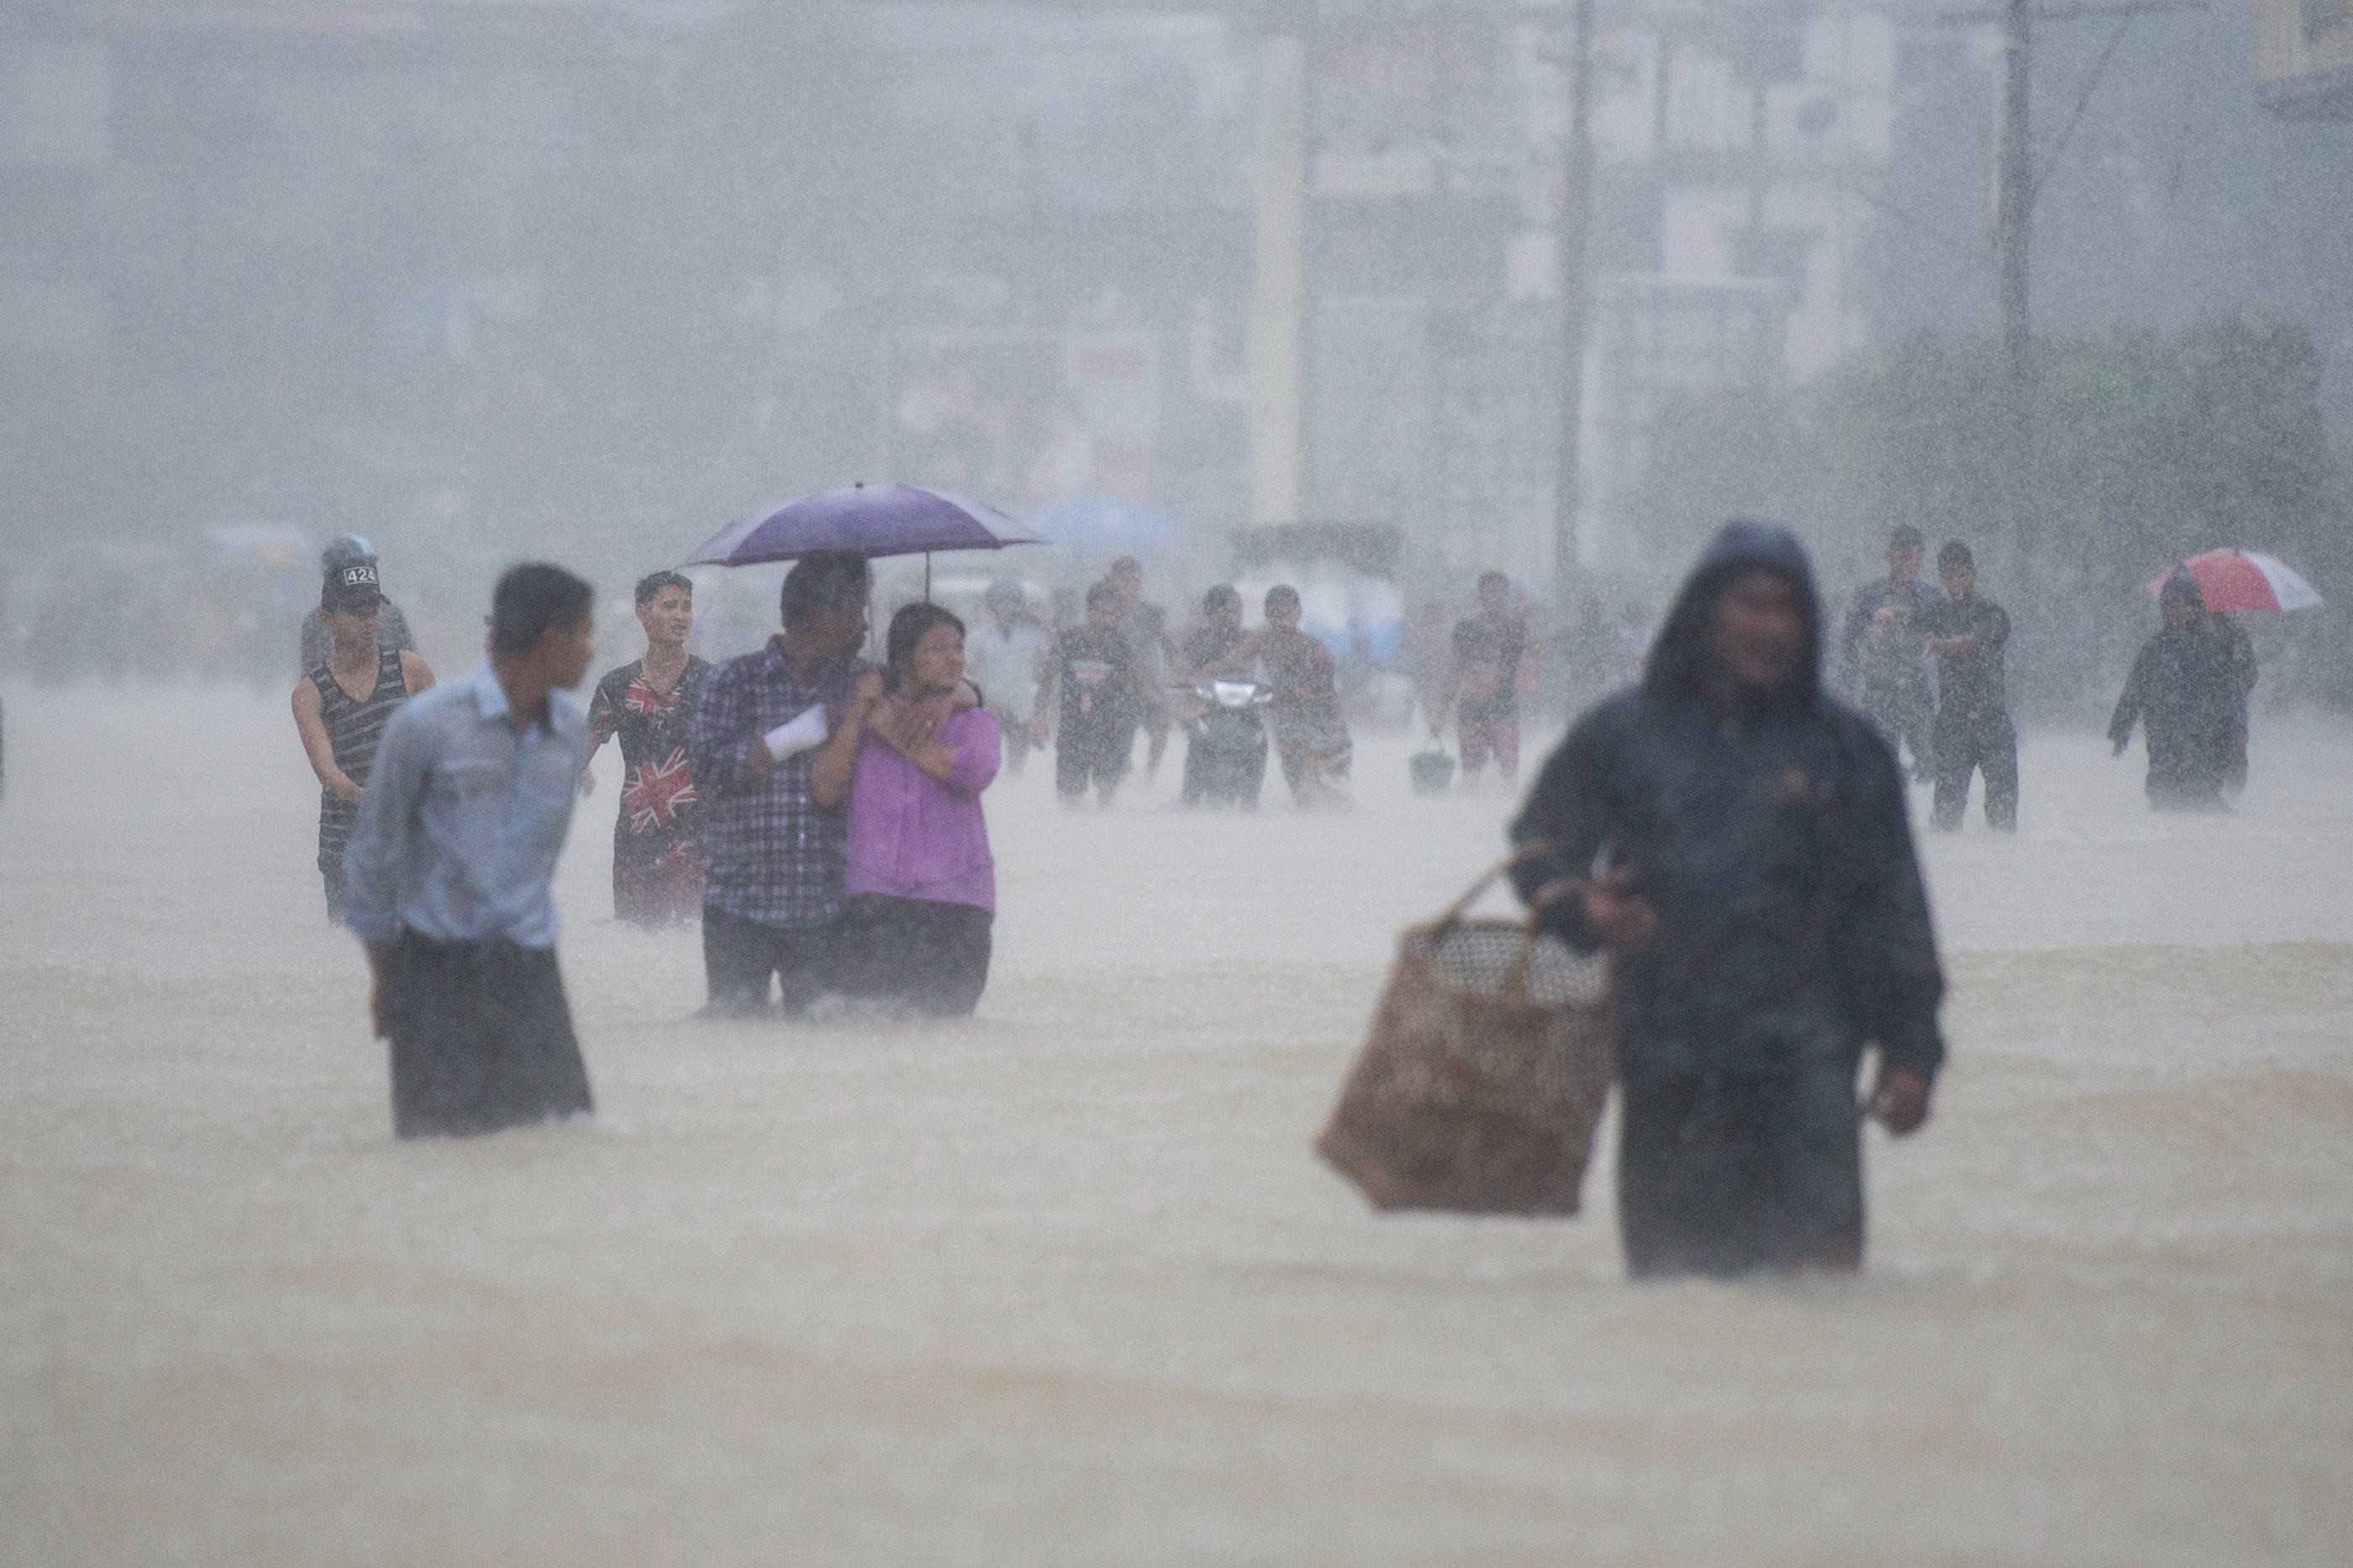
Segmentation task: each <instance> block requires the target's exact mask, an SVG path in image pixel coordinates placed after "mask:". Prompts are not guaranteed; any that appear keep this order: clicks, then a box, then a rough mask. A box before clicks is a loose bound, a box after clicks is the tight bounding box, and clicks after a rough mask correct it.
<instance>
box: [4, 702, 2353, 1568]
mask: <svg viewBox="0 0 2353 1568" xmlns="http://www.w3.org/2000/svg"><path fill="white" fill-rule="evenodd" d="M5 698H6V703H7V709H6V716H7V724H8V733H7V759H8V768H9V777H8V779H7V795H6V798H5V802H0V1562H5V1563H28V1564H30V1563H44V1564H46V1563H165V1562H201V1563H239V1564H263V1563H318V1562H336V1563H437V1564H438V1563H485V1564H491V1563H496V1564H515V1563H563V1564H577V1563H615V1564H624V1563H626V1564H640V1563H681V1564H684V1563H692V1564H727V1563H747V1564H748V1563H786V1562H790V1563H860V1564H873V1563H1005V1564H1021V1565H1035V1564H1053V1563H1072V1564H1078V1563H1089V1564H1092V1563H1170V1564H1189V1563H1338V1564H1386V1563H1566V1562H1594V1563H1655V1564H1681V1563H1776V1564H1778V1563H1787V1564H1793V1565H1794V1564H1836V1563H1855V1564H1866V1563H1867V1564H1874V1565H1877V1564H1888V1563H1920V1564H1960V1563H2001V1564H2028V1563H2047V1564H2052V1565H2067V1568H2080V1565H2084V1564H2105V1563H2114V1564H2132V1565H2149V1564H2183V1565H2185V1568H2188V1565H2195V1568H2213V1565H2218V1564H2226V1563H2227V1564H2239V1563H2314V1564H2323V1563H2326V1564H2342V1563H2347V1562H2348V1561H2353V893H2348V888H2349V887H2353V738H2348V736H2347V735H2346V734H2345V733H2343V732H2342V731H2334V730H2330V729H2327V728H2325V727H2320V726H2317V725H2315V724H2310V723H2307V724H2304V725H2300V726H2281V727H2279V728H2277V729H2275V730H2274V731H2269V732H2266V733H2263V734H2262V735H2259V737H2258V741H2257V745H2256V749H2255V754H2254V768H2255V778H2254V782H2253V785H2252V787H2251V788H2250V790H2249V792H2248V795H2247V796H2246V797H2245V799H2244V801H2243V802H2242V806H2241V809H2240V810H2239V811H2237V812H2236V813H2234V814H2233V815H2232V816H2228V817H2219V818H2194V819H2183V818H2167V817H2159V816H2151V815H2150V814H2149V813H2148V812H2147V809H2146V807H2145V806H2144V805H2143V803H2142V801H2141V799H2140V795H2139V787H2138V781H2139V759H2138V755H2137V752H2136V753H2135V755H2134V756H2133V757H2131V758H2129V759H2126V760H2123V761H2116V762H2111V761H2110V760H2109V759H2108V757H2107V756H2106V754H2105V746H2103V745H2101V744H2100V743H2099V742H2097V741H2096V739H2094V738H2092V737H2086V736H2038V737H2033V738H2031V739H2030V741H2029V742H2028V744H2027V747H2026V752H2025V771H2024V777H2025V790H2026V798H2025V811H2024V831H2023V832H2022V833H2021V836H2020V837H2018V838H2017V839H2015V840H1997V839H1995V838H1992V837H1988V836H1986V835H1985V834H1984V833H1983V831H1982V827H1981V825H1980V824H1977V823H1973V824H1972V825H1971V830H1970V831H1969V832H1968V834H1966V835H1964V836H1963V837H1959V838H1957V839H1942V840H1938V841H1936V842H1935V843H1933V844H1931V845H1930V846H1929V847H1928V850H1927V857H1928V865H1929V872H1930V879H1931V887H1932V892H1933V895H1934V897H1935V900H1936V912H1937V917H1938V921H1939V926H1940V929H1941V931H1942V932H1943V934H1944V936H1945V938H1946V942H1947V950H1948V953H1949V966H1950V970H1951V974H1952V980H1953V988H1952V995H1951V999H1950V1002H1949V1004H1948V1005H1947V1029H1948V1034H1949V1037H1950V1039H1951V1042H1952V1047H1953V1052H1954V1059H1953V1063H1952V1067H1951V1069H1950V1072H1949V1073H1948V1075H1947V1079H1946V1082H1945V1084H1944V1086H1943V1089H1942V1091H1941V1096H1940V1100H1939V1103H1938V1106H1937V1114H1936V1120H1935V1121H1933V1122H1932V1123H1931V1124H1930V1126H1929V1127H1928V1128H1927V1129H1926V1131H1924V1132H1923V1133H1922V1134H1920V1135H1919V1136H1918V1137H1916V1138H1915V1139H1912V1140H1908V1141H1905V1142H1900V1143H1897V1142H1889V1141H1887V1140H1886V1139H1884V1138H1883V1137H1881V1136H1880V1135H1879V1134H1878V1133H1877V1132H1876V1131H1873V1133H1872V1134H1871V1142H1870V1148H1869V1152H1868V1157H1869V1161H1870V1168H1871V1183H1872V1249H1871V1258H1870V1262H1869V1266H1868V1268H1867V1269H1866V1271H1865V1272H1864V1273H1863V1274H1862V1276H1861V1277H1860V1278H1856V1279H1804V1280H1795V1281H1788V1280H1784V1281H1768V1282H1757V1283H1744V1284H1716V1283H1684V1284H1667V1285H1646V1286H1641V1287H1637V1286H1633V1285H1630V1284H1628V1283H1627V1282H1626V1281H1625V1280H1624V1279H1623V1277H1622V1270H1621V1266H1620V1258H1619V1253H1618V1246H1617V1240H1616V1237H1615V1234H1614V1228H1613V1226H1612V1225H1611V1223H1610V1220H1609V1210H1610V1194H1609V1173H1608V1171H1607V1170H1606V1168H1605V1169H1599V1170H1597V1172H1596V1173H1594V1176H1593V1177H1592V1179H1591V1180H1590V1182H1589V1184H1588V1215H1586V1216H1585V1217H1583V1218H1580V1219H1577V1220H1575V1221H1571V1222H1567V1223H1559V1222H1549V1223H1528V1222H1518V1221H1503V1220H1461V1219H1449V1218H1439V1217H1429V1216H1423V1217H1413V1218H1379V1217H1376V1216H1374V1215H1371V1214H1369V1213H1367V1212H1366V1209H1365V1207H1364V1205H1362V1204H1361V1203H1360V1202H1359V1201H1358V1200H1357V1198H1356V1195H1355V1194H1354V1193H1353V1192H1352V1190H1351V1189H1349V1188H1348V1187H1347V1186H1346V1185H1345V1184H1343V1183H1342V1182H1341V1181H1339V1180H1338V1179H1337V1178H1336V1177H1335V1176H1334V1175H1333V1174H1332V1173H1330V1172H1329V1171H1328V1170H1326V1169H1324V1167H1322V1166H1321V1165H1320V1164H1319V1163H1317V1162H1316V1160H1315V1159H1314V1156H1313V1154H1312V1153H1311V1152H1310V1150H1309V1142H1310V1140H1311V1139H1312V1138H1313V1136H1314V1132H1315V1131H1316V1128H1317V1126H1318V1125H1319V1123H1320V1121H1321V1120H1322V1118H1323V1116H1324V1113H1325V1112H1326V1110H1328V1109H1329V1106H1330V1102H1331V1100H1332V1097H1333V1095H1334V1092H1335V1089H1336V1087H1337V1084H1338V1081H1339V1079H1340V1076H1341V1074H1342V1072H1343V1071H1344V1069H1345V1066H1346V1064H1347V1061H1348V1058H1349V1056H1350V1053H1351V1052H1352V1051H1353V1049H1354V1048H1355V1047H1356V1044H1357V1042H1358V1040H1359V1039H1360V1037H1361V1034H1362V1030H1363V1027H1364V1025H1365V1022H1366V1016H1367V1015H1368V1013H1369V1010H1370V1007H1371V1005H1372V1001H1373V997H1374V994H1375V991H1376V989H1377V986H1378V985H1379V984H1380V981H1381V978H1382V975H1383V973H1384V970H1385V968H1386V964H1387V962H1388V952H1389V947H1390V943H1391V942H1392V940H1393V938H1394V934H1395V932H1396V931H1397V929H1398V927H1399V926H1401V925H1403V924H1405V923H1407V922H1408V921H1412V920H1415V919H1419V918H1421V917H1423V916H1425V915H1426V914H1428V913H1430V911H1432V910H1435V909H1436V908H1438V907H1439V906H1440V905H1441V904H1442V903H1443V901H1444V900H1446V899H1448V898H1449V897H1451V895H1452V893H1453V892H1454V891H1455V890H1456V889H1458V888H1459V887H1460V886H1461V884H1463V883H1465V882H1467V881H1468V880H1469V879H1470V877H1471V875H1472V873H1473V872H1474V871H1476V870H1477V869H1478V868H1480V867H1481V866H1482V864H1483V863H1484V862H1485V861H1486V860H1487V859H1489V858H1492V857H1493V854H1494V853H1495V852H1496V850H1497V847H1498V846H1499V843H1500V836H1501V825H1502V823H1503V821H1504V818H1505V817H1506V816H1507V815H1508V813H1509V810H1510V805H1511V803H1510V801H1509V800H1508V799H1507V798H1506V797H1505V796H1504V795H1502V794H1501V793H1500V792H1497V793H1494V794H1490V795H1483V796H1477V797H1472V798H1452V799H1444V800H1423V799H1418V798H1415V797H1414V796H1412V795H1410V793H1409V791H1408V789H1407V787H1406V769H1405V762H1404V755H1405V752H1406V751H1407V749H1408V745H1407V742H1405V741H1404V740H1403V739H1401V738H1388V737H1382V736H1372V737H1366V738H1365V739H1364V741H1363V742H1362V744H1361V745H1360V750H1359V757H1358V771H1359V774H1360V781H1359V795H1360V802H1359V805H1358V808H1357V809H1356V811H1355V812H1354V813H1353V814H1352V815H1348V816H1335V817H1314V818H1303V817H1300V816H1295V815H1294V814H1293V813H1292V812H1291V811H1289V810H1288V809H1287V808H1282V807H1279V806H1276V807H1273V808H1271V809H1269V810H1268V811H1266V812H1264V813H1262V814H1261V815H1260V816H1257V817H1255V818H1207V819H1203V818H1197V817H1193V816H1186V815H1183V814H1180V813H1178V812H1176V811H1175V810H1173V809H1171V808H1170V806H1169V804H1168V799H1169V795H1170V794H1171V793H1172V792H1173V788H1174V782H1175V780H1174V773H1175V762H1176V759H1175V758H1173V757H1172V759H1171V766H1170V770H1169V773H1168V774H1167V775H1166V776H1164V778H1163V779H1162V780H1161V781H1160V783H1159V784H1158V785H1157V786H1156V787H1152V788H1143V787H1139V788H1138V789H1137V790H1135V791H1134V793H1133V794H1132V795H1131V797H1130V798H1129V799H1127V800H1126V801H1124V802H1123V803H1122V805H1120V806H1119V807H1118V808H1117V809H1115V810H1113V811H1112V812H1110V813H1095V812H1092V811H1090V812H1085V813H1081V814H1076V815H1070V816H1065V815H1063V814H1062V813H1060V811H1058V810H1057V809H1056V807H1055V806H1054V805H1053V803H1052V798H1051V792H1050V781H1049V778H1048V776H1047V775H1048V772H1049V770H1047V769H1046V768H1044V767H1042V766H1040V765H1039V764H1038V763H1033V764H1032V766H1031V768H1030V770H1029V773H1028V774H1027V775H1026V776H1024V777H1021V778H1018V779H1006V780H1004V781H1002V782H1001V783H1000V784H998V785H997V787H996V788H995V789H994V790H992V791H991V793H990V796H989V805H990V809H991V814H992V822H993V831H994V834H995V838H996V843H997V853H998V858H999V861H1000V877H1001V879H1002V880H1001V890H1002V900H1003V907H1004V912H1003V915H1002V917H1001V919H1000V921H999V924H998V927H997V973H996V976H995V978H994V980H993V982H992V984H991V986H990V989H989V992H988V994H987V998H986V1000H985V1001H984V1002H983V1004H982V1008H981V1016H979V1017H978V1018H976V1019H975V1020H973V1021H972V1022H970V1023H969V1024H962V1025H955V1026H892V1025H887V1024H882V1023H879V1022H875V1021H871V1020H860V1019H855V1018H839V1019H834V1020H831V1021H828V1022H822V1023H818V1024H807V1025H799V1026H787V1025H776V1024H744V1025H713V1024H706V1023H702V1022H698V1021H697V1020H695V1019H694V1018H693V1017H692V1016H691V1015H692V1013H693V1011H694V1009H695V1007H696V1006H697V1005H699V1004H700V1003H701V1001H702V974H701V963H700V950H699V947H698V945H697V942H696V939H695V937H694V936H693V935H692V934H691V933H690V932H674V933H667V934H660V935H652V936H648V935H643V934H639V933H638V932H635V931H627V930H623V929H620V928H617V927H616V926H615V925H613V924H612V922H611V921H610V919H609V915H610V900H609V894H608V891H607V882H606V875H607V863H608V855H609V842H610V840H609V837H608V835H609V833H610V828H611V813H612V810H613V802H614V795H613V784H614V778H615V773H616V771H617V770H616V765H615V760H614V759H613V758H612V757H611V755H610V754H609V753H608V754H607V757H606V758H605V759H604V761H603V764H602V765H603V769H604V773H605V782H604V785H603V787H602V789H600V791H599V793H598V794H597V795H596V796H595V797H594V798H593V799H591V800H589V801H587V802H586V803H584V805H583V806H582V809H581V814H580V817H579V820H578V822H577V824H576V826H575V833H574V836H573V841H572V844H571V847H570V848H569V850H568V851H567V854H566V857H565V863H564V866H563V868H562V872H561V876H560V879H559V894H560V897H561V900H562V902H563V905H564V909H565V922H566V923H565V935H564V939H563V942H562V946H561V952H562V956H563V962H564V965H565V973H566V975H567V978H568V982H569V985H570V988H571V993H572V997H573V1002H574V1005H575V1011H576V1013H577V1015H578V1018H579V1024H580V1032H581V1035H582V1037H583V1040H584V1043H585V1047H586V1055H587V1059H588V1065H589V1069H590V1073H591V1075H592V1078H593V1079H594V1081H595V1085H596V1096H597V1101H598V1107H599V1110H598V1114H597V1116H596V1119H595V1120H594V1121H593V1122H588V1123H584V1124H573V1125H565V1126H557V1127H548V1128H539V1129H532V1130H529V1131H518V1132H512V1133H508V1134H504V1135H501V1136H499V1137H495V1138H490V1139H483V1140H476V1141H471V1142H434V1143H423V1144H416V1145H400V1144H396V1143H395V1142H393V1141H392V1139H391V1137H390V1130H389V1119H388V1113H387V1108H386V1103H385V1063H384V1057H383V1050H382V1047H379V1046H377V1045H375V1044H373V1043H371V1042H370V1041H369V1039H368V1038H367V1031H366V1027H365V1020H364V983H363V971H362V965H361V962H360V958H359V954H358V952H357V951H356V949H355V947H354V946H353V943H352V942H351V941H350V940H349V939H348V938H347V937H344V936H342V935H340V934H338V933H335V932H332V931H328V930H327V929H326V928H325V927H324V925H323V923H322V916H321V901H320V892H319V886H318V879H317V876H316V873H315V872H314V870H313V869H312V867H311V858H312V854H313V848H312V835H313V832H314V822H315V816H314V811H315V801H316V787H315V784H312V782H311V779H310V777H309V774H308V772H307V770H306V768H305V766H304V764H303V762H302V759H301V752H300V749H299V747H298V745H297V743H296V742H295V738H294V734H293V726H292V723H291V721H290V719H289V718H288V716H287V713H286V710H285V707H284V703H283V700H282V699H281V698H277V697H271V698H269V699H268V700H259V699H255V698H253V697H250V696H248V695H246V694H244V693H241V692H235V691H228V690H209V689H179V690H160V691H141V690H136V689H132V690H127V691H97V690H82V691H75V692H62V693H58V692H38V691H32V690H12V691H9V692H7V693H6V694H5ZM1281 793H1282V789H1281V784H1280V781H1279V779H1278V780H1277V781H1275V782H1274V783H1273V784H1271V787H1270V801H1271V802H1273V801H1274V800H1275V799H1276V797H1279V796H1280V795H1281Z"/></svg>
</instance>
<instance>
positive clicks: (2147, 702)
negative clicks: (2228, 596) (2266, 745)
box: [2108, 566, 2247, 811]
mask: <svg viewBox="0 0 2353 1568" xmlns="http://www.w3.org/2000/svg"><path fill="white" fill-rule="evenodd" d="M2158 614H2159V615H2161V616H2163V617H2164V621H2165V624H2164V626H2161V627H2160V628H2158V633H2157V635H2156V636H2154V637H2150V638H2149V639H2148V641H2147V643H2145V644H2143V645H2142V647H2141V650H2140V657H2139V658H2136V659H2134V660H2133V667H2132V674H2131V675H2130V676H2128V677H2127V678H2126V680H2125V689H2124V694H2123V695H2122V696H2120V697H2118V698H2117V699H2116V713H2115V715H2114V716H2113V717H2111V718H2110V719H2109V721H2108V739H2109V741H2110V742H2114V744H2115V747H2116V751H2115V752H2114V754H2115V755H2116V756H2119V757H2120V756H2122V755H2124V752H2125V746H2126V743H2127V742H2130V741H2131V739H2132V732H2133V726H2134V724H2135V723H2139V724H2141V725H2142V726H2143V727H2144V728H2145V730H2146V732H2147V745H2148V778H2147V783H2146V784H2144V785H2143V788H2144V789H2145V790H2146V791H2147V795H2148V804H2149V805H2150V806H2151V807H2153V808H2155V809H2156V810H2158V811H2221V810H2224V809H2226V808H2225V807H2224V805H2223V804H2222V790H2223V786H2224V785H2225V784H2228V783H2230V781H2231V778H2232V773H2233V769H2234V765H2236V767H2237V768H2238V770H2239V773H2240V776H2241V777H2242V778H2243V777H2244V772H2243V765H2244V764H2243V762H2242V759H2243V757H2244V756H2245V744H2246V742H2245V731H2244V728H2243V726H2244V725H2245V723H2246V695H2247V693H2246V686H2245V683H2244V677H2243V674H2242V668H2241V665H2240V658H2239V651H2238V647H2237V646H2236V642H2235V639H2234V638H2233V637H2232V635H2231V631H2230V629H2229V628H2228V627H2226V626H2223V625H2221V623H2220V622H2218V621H2217V620H2216V619H2215V618H2214V616H2211V615H2209V614H2208V613H2207V610H2206V599H2205V595H2204V593H2203V591H2202V590H2200V587H2199V585H2198V579H2197V577H2196V576H2194V575H2193V574H2191V573H2190V571H2189V568H2188V567H2187V566H2177V567H2175V568H2174V570H2173V573H2172V574H2171V575H2169V576H2168V577H2167V578H2166V580H2165V584H2164V586H2163V587H2162V588H2161V589H2160V590H2159V592H2158Z"/></svg>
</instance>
